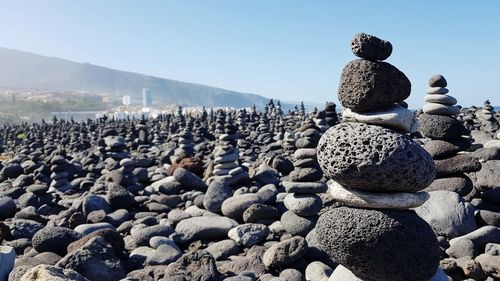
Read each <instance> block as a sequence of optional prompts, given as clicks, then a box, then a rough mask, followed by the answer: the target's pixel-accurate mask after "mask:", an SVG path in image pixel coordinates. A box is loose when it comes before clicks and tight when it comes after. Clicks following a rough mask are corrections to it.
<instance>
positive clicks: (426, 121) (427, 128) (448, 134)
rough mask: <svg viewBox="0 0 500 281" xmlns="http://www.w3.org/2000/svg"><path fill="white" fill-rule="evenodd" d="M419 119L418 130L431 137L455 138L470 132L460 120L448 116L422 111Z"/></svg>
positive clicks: (441, 138)
mask: <svg viewBox="0 0 500 281" xmlns="http://www.w3.org/2000/svg"><path fill="white" fill-rule="evenodd" d="M419 121H420V132H421V133H422V135H424V136H425V137H428V138H431V139H440V140H457V139H460V137H461V136H462V135H468V134H469V133H470V132H469V130H467V129H466V128H465V127H464V125H462V123H460V121H458V120H457V119H455V118H453V117H449V116H444V115H429V114H425V113H424V114H422V115H420V118H419Z"/></svg>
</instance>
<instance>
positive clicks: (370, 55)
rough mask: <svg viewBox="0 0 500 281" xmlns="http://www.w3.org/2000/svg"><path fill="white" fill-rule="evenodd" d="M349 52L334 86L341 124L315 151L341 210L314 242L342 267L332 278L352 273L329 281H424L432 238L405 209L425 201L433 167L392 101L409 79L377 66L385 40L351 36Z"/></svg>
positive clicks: (433, 259)
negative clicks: (351, 58) (353, 57)
mask: <svg viewBox="0 0 500 281" xmlns="http://www.w3.org/2000/svg"><path fill="white" fill-rule="evenodd" d="M352 51H353V53H354V54H355V55H356V56H358V57H360V58H361V59H359V60H355V61H353V62H351V63H349V64H348V66H346V67H345V68H344V70H343V72H342V76H341V82H340V87H339V100H340V101H341V103H342V105H343V106H344V107H346V108H347V109H346V113H345V114H343V117H344V115H345V116H346V117H348V118H347V119H348V122H346V123H341V124H339V125H337V126H334V127H332V128H330V129H329V130H328V131H327V132H326V133H325V134H324V135H323V136H322V137H321V139H320V141H319V144H318V147H317V153H318V161H319V163H320V165H321V168H322V170H323V172H324V174H325V176H327V177H328V178H329V179H330V182H329V191H330V194H331V196H332V197H333V199H335V200H336V201H338V202H340V203H342V204H343V205H344V206H343V207H337V208H333V209H332V210H330V211H328V212H326V213H325V214H323V215H322V216H321V217H320V219H319V220H318V224H317V228H316V234H317V237H318V241H319V243H320V244H321V246H322V247H323V249H324V250H325V251H326V252H327V253H328V254H329V255H330V256H331V257H332V258H333V259H334V260H335V261H337V262H339V263H340V264H341V265H342V267H338V268H337V269H336V270H335V272H334V273H333V275H332V276H339V274H340V273H338V271H341V270H344V271H347V272H348V273H349V272H350V273H351V276H352V278H340V279H336V280H380V281H382V280H429V279H431V278H432V277H433V276H434V275H435V274H436V273H437V270H438V266H439V255H440V252H439V247H438V241H437V239H436V236H435V235H434V233H433V231H432V229H431V227H430V226H429V225H428V224H427V223H426V222H425V221H424V220H423V219H421V218H420V217H419V216H418V215H417V214H416V213H415V212H414V211H413V210H410V209H411V208H414V207H417V206H420V205H422V204H423V203H424V202H425V201H426V200H427V199H428V195H427V194H426V193H425V192H420V190H422V189H424V188H425V187H426V186H427V185H429V184H430V183H431V182H432V181H433V180H434V177H435V174H436V170H435V167H434V163H433V161H432V158H431V156H430V155H429V154H428V153H427V152H426V151H425V150H424V149H423V148H422V147H421V146H419V145H418V144H417V143H415V142H414V141H413V140H411V139H410V138H409V137H408V136H407V135H406V133H411V132H413V131H414V130H415V129H416V128H415V125H414V124H415V121H414V120H413V118H414V116H413V115H412V114H409V113H407V110H406V109H404V108H403V107H401V106H399V105H398V103H400V102H403V100H404V99H406V98H407V97H408V96H409V94H410V87H411V85H410V82H409V80H408V78H406V76H405V75H404V74H403V73H402V72H401V71H399V70H398V69H397V68H396V67H394V66H392V65H390V64H389V63H386V62H382V61H381V60H384V59H386V58H388V57H389V55H390V53H391V51H392V45H391V44H390V43H389V42H387V41H384V40H381V39H378V38H376V37H374V36H371V35H367V34H357V35H356V36H355V37H354V39H353V40H352ZM345 119H346V118H344V120H345ZM388 263H389V264H390V265H389V264H388ZM336 272H337V273H336ZM344 273H345V272H344ZM344 273H342V275H345V274H344Z"/></svg>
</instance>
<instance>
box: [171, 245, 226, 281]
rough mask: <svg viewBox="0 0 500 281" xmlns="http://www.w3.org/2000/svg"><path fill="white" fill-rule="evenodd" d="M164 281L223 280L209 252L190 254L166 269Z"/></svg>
mask: <svg viewBox="0 0 500 281" xmlns="http://www.w3.org/2000/svg"><path fill="white" fill-rule="evenodd" d="M165 277H166V278H164V279H166V280H168V281H170V280H172V281H173V280H200V281H202V280H205V281H208V280H214V281H218V280H221V278H220V274H219V271H217V266H216V264H215V259H214V257H212V256H211V255H210V254H209V253H208V252H207V251H197V252H195V253H188V254H186V255H184V256H182V257H181V258H179V259H178V260H177V261H176V262H174V263H171V264H169V265H168V266H167V268H166V269H165Z"/></svg>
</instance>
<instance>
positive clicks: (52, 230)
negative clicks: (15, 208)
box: [32, 226, 81, 256]
mask: <svg viewBox="0 0 500 281" xmlns="http://www.w3.org/2000/svg"><path fill="white" fill-rule="evenodd" d="M80 238H81V234H80V233H78V232H76V231H74V230H72V229H69V228H65V227H58V226H52V227H45V228H42V229H41V230H39V231H38V232H37V233H35V235H34V236H33V239H32V244H33V248H35V250H37V252H39V253H43V252H53V253H56V254H58V255H61V256H64V255H65V254H66V253H67V249H66V248H67V247H68V245H69V244H71V243H72V242H75V241H76V240H78V239H80Z"/></svg>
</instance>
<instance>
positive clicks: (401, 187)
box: [318, 123, 436, 192]
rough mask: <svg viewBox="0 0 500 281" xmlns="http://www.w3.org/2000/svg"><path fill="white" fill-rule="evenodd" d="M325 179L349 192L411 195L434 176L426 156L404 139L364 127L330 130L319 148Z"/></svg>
mask: <svg viewBox="0 0 500 281" xmlns="http://www.w3.org/2000/svg"><path fill="white" fill-rule="evenodd" d="M318 162H319V163H320V165H321V168H322V169H323V171H324V173H325V175H326V176H327V177H328V178H331V179H333V180H335V181H337V182H339V183H340V184H342V185H344V186H346V187H349V188H358V189H363V190H368V191H375V192H386V191H400V192H414V191H418V190H421V189H423V188H425V187H426V186H428V185H429V184H431V183H432V181H433V180H434V177H435V175H436V170H435V167H434V162H433V160H432V158H431V157H430V155H429V153H427V151H425V150H424V149H423V148H422V147H421V146H420V145H418V144H417V143H416V142H414V141H413V140H412V139H410V138H409V137H408V136H406V135H401V134H398V133H396V132H394V131H392V130H389V129H386V128H383V127H380V126H373V125H366V124H363V123H342V124H339V125H337V126H334V127H332V128H330V129H329V130H328V131H326V132H325V134H324V135H323V136H322V137H321V140H320V141H319V145H318Z"/></svg>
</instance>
